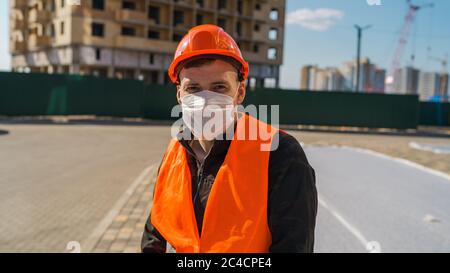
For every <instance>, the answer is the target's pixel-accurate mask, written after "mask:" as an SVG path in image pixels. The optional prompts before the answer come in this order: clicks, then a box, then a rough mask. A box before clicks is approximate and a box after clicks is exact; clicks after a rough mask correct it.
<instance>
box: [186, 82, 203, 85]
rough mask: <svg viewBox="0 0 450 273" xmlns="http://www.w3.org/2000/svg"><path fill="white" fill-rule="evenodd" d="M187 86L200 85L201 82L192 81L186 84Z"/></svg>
mask: <svg viewBox="0 0 450 273" xmlns="http://www.w3.org/2000/svg"><path fill="white" fill-rule="evenodd" d="M186 85H187V86H199V85H200V84H198V83H196V82H190V83H187V84H186Z"/></svg>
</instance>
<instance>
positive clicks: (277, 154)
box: [270, 130, 309, 165]
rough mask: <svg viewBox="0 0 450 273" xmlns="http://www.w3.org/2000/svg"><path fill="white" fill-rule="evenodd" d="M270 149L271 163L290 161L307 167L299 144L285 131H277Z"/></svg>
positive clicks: (306, 161) (303, 152)
mask: <svg viewBox="0 0 450 273" xmlns="http://www.w3.org/2000/svg"><path fill="white" fill-rule="evenodd" d="M272 148H273V149H272V151H271V153H270V158H271V161H276V162H280V161H281V162H286V163H288V162H290V161H291V160H295V161H297V162H299V163H302V164H304V165H309V162H308V160H307V158H306V154H305V151H304V150H303V148H302V145H301V144H300V142H299V141H298V140H297V138H295V137H294V136H293V135H291V134H289V133H287V132H286V131H283V130H279V131H278V133H277V134H276V136H275V138H274V139H273V142H272Z"/></svg>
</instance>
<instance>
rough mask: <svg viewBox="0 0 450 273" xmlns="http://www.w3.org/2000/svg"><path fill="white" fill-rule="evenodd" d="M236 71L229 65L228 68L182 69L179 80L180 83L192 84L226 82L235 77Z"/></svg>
mask: <svg viewBox="0 0 450 273" xmlns="http://www.w3.org/2000/svg"><path fill="white" fill-rule="evenodd" d="M237 74H238V73H237V71H236V70H235V69H234V68H233V66H231V65H230V68H229V69H227V68H218V67H213V66H206V65H205V66H201V67H192V68H186V69H182V70H181V73H180V79H181V82H182V83H185V84H193V83H200V82H205V81H208V82H210V83H213V82H228V81H233V80H235V79H236V77H237Z"/></svg>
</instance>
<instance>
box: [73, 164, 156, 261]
mask: <svg viewBox="0 0 450 273" xmlns="http://www.w3.org/2000/svg"><path fill="white" fill-rule="evenodd" d="M157 166H158V165H157V164H153V165H151V166H149V167H148V168H146V169H145V170H143V171H142V172H141V174H140V175H139V176H138V177H137V178H136V179H135V180H134V181H133V183H132V184H131V185H130V186H129V187H128V189H127V190H126V191H125V192H124V193H123V194H122V196H121V197H120V198H119V200H117V201H116V203H115V204H114V206H113V208H112V209H111V210H110V211H109V212H108V213H107V214H106V216H105V217H104V218H103V219H102V221H100V223H99V224H98V225H97V227H96V228H95V229H94V230H93V232H92V233H91V235H90V236H89V237H88V238H87V239H86V240H84V241H83V243H81V251H82V252H83V253H89V252H91V251H92V250H93V249H94V247H95V245H96V244H97V243H98V241H99V240H100V238H101V236H102V235H103V233H104V232H105V231H106V229H107V228H108V227H109V226H110V225H111V223H112V222H113V220H114V218H116V216H117V215H118V214H119V213H120V211H121V209H122V208H123V207H124V206H125V204H126V203H127V201H128V199H130V197H131V196H132V195H133V193H134V192H135V191H136V188H137V187H138V186H139V185H140V184H141V183H143V181H145V179H150V175H151V174H152V173H153V171H155V170H156V168H157Z"/></svg>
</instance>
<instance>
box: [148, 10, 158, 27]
mask: <svg viewBox="0 0 450 273" xmlns="http://www.w3.org/2000/svg"><path fill="white" fill-rule="evenodd" d="M160 14H161V9H160V7H155V6H149V7H148V18H149V19H152V20H155V23H156V24H158V25H159V24H160Z"/></svg>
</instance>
